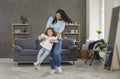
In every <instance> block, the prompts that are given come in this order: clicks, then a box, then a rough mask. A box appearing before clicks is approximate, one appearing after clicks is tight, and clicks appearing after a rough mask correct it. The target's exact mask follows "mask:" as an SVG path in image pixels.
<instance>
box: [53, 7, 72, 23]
mask: <svg viewBox="0 0 120 79" xmlns="http://www.w3.org/2000/svg"><path fill="white" fill-rule="evenodd" d="M57 13H59V14H60V15H61V17H62V19H61V20H64V21H65V22H66V23H72V20H71V19H70V18H69V17H68V15H67V14H66V13H65V11H64V10H63V9H58V10H57V11H56V14H57ZM55 23H57V18H56V16H55V18H54V19H53V22H52V24H55Z"/></svg>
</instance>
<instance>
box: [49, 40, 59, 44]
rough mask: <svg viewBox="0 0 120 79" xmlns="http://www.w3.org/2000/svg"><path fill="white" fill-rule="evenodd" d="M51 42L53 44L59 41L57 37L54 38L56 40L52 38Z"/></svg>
mask: <svg viewBox="0 0 120 79" xmlns="http://www.w3.org/2000/svg"><path fill="white" fill-rule="evenodd" d="M50 43H52V44H53V43H58V40H57V39H54V40H53V39H51V40H50Z"/></svg>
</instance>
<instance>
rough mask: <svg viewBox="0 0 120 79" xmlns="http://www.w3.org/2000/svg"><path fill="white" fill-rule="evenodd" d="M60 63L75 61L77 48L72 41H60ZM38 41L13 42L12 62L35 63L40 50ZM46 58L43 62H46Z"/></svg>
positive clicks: (23, 40)
mask: <svg viewBox="0 0 120 79" xmlns="http://www.w3.org/2000/svg"><path fill="white" fill-rule="evenodd" d="M62 42H63V43H62V52H61V57H62V61H73V64H74V61H76V60H77V47H76V45H75V43H74V41H73V40H72V39H63V40H62ZM39 43H40V41H38V40H36V39H19V40H15V46H14V53H13V60H14V61H15V62H16V64H18V63H33V62H35V61H36V58H37V54H38V51H39V50H40V48H41V47H40V45H39ZM48 61H49V60H48V57H47V58H46V59H45V60H44V62H48Z"/></svg>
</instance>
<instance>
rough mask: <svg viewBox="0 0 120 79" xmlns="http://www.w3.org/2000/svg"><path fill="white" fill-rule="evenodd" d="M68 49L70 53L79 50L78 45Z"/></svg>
mask: <svg viewBox="0 0 120 79" xmlns="http://www.w3.org/2000/svg"><path fill="white" fill-rule="evenodd" d="M68 49H69V50H70V51H76V50H77V46H76V45H72V46H69V47H68Z"/></svg>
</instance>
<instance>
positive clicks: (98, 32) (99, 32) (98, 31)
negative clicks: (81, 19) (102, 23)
mask: <svg viewBox="0 0 120 79" xmlns="http://www.w3.org/2000/svg"><path fill="white" fill-rule="evenodd" d="M96 32H97V34H98V39H100V34H101V33H102V31H101V30H96Z"/></svg>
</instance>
